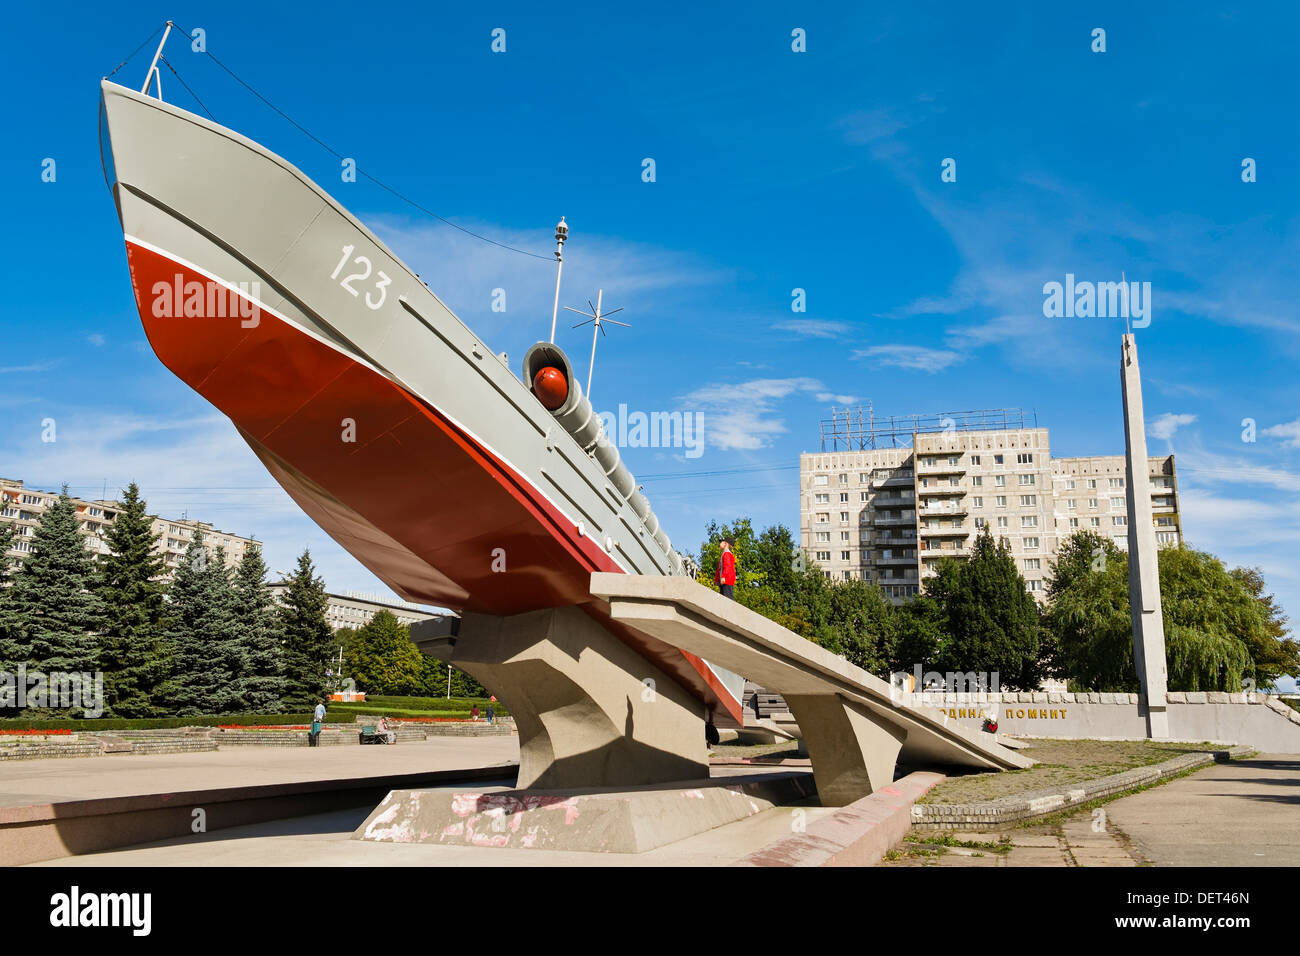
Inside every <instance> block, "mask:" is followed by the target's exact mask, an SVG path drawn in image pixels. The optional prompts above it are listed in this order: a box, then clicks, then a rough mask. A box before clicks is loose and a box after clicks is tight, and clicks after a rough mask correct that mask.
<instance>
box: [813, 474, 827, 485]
mask: <svg viewBox="0 0 1300 956" xmlns="http://www.w3.org/2000/svg"><path fill="white" fill-rule="evenodd" d="M829 482H830V478H829V477H827V476H826V475H813V484H814V485H825V484H828V483H829Z"/></svg>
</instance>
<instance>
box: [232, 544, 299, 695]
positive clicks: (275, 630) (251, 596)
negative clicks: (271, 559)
mask: <svg viewBox="0 0 1300 956" xmlns="http://www.w3.org/2000/svg"><path fill="white" fill-rule="evenodd" d="M234 588H235V616H236V620H237V622H238V638H237V639H238V640H239V641H240V643H241V645H242V647H243V657H242V660H243V662H244V665H245V670H244V672H243V673H242V674H241V675H240V680H239V685H240V698H239V709H240V710H243V711H244V712H246V713H252V714H273V713H277V712H278V711H280V710H281V709H282V708H283V706H284V703H283V699H284V694H285V690H286V681H285V677H284V648H283V647H282V645H281V642H282V641H283V640H284V631H283V629H282V627H281V622H280V615H279V614H277V613H276V609H275V601H274V600H273V599H272V597H271V589H270V588H269V587H267V584H266V564H265V562H263V560H262V552H261V550H260V549H258V548H248V549H247V550H246V551H245V552H244V556H243V558H242V559H240V562H239V567H238V569H236V571H235V581H234Z"/></svg>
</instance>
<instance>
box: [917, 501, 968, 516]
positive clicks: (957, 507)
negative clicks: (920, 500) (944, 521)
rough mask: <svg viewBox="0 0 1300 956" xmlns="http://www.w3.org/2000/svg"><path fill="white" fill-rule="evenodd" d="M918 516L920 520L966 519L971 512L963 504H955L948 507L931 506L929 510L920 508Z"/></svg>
mask: <svg viewBox="0 0 1300 956" xmlns="http://www.w3.org/2000/svg"><path fill="white" fill-rule="evenodd" d="M916 514H917V517H920V518H964V517H966V516H967V515H968V514H970V511H969V510H967V508H966V506H965V505H964V504H962V503H961V502H954V503H953V504H951V505H948V506H947V507H938V506H935V505H931V506H930V507H928V508H919V509H917V512H916Z"/></svg>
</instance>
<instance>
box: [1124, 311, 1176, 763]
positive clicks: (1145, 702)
mask: <svg viewBox="0 0 1300 956" xmlns="http://www.w3.org/2000/svg"><path fill="white" fill-rule="evenodd" d="M1120 382H1121V384H1122V388H1123V393H1124V442H1125V446H1126V452H1127V455H1128V462H1127V468H1126V476H1127V482H1126V483H1127V485H1128V488H1127V497H1128V598H1129V609H1130V613H1131V614H1132V617H1133V662H1134V663H1135V664H1136V665H1137V674H1138V688H1139V695H1140V703H1139V707H1141V708H1142V709H1143V712H1144V713H1145V715H1146V722H1147V736H1148V737H1151V738H1155V739H1159V738H1166V737H1168V736H1169V716H1168V712H1167V705H1166V699H1165V692H1166V689H1167V687H1168V679H1167V677H1166V671H1165V623H1164V614H1163V612H1162V610H1161V607H1160V573H1159V567H1158V564H1157V557H1156V532H1155V527H1154V525H1153V524H1152V513H1151V477H1150V470H1151V469H1150V465H1149V464H1148V462H1147V437H1146V424H1145V420H1144V416H1143V413H1142V377H1141V373H1140V372H1139V370H1138V357H1137V342H1136V341H1135V340H1134V338H1133V333H1131V332H1130V333H1128V334H1127V335H1125V336H1124V345H1123V349H1122V353H1121V357H1120Z"/></svg>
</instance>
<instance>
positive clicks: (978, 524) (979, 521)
mask: <svg viewBox="0 0 1300 956" xmlns="http://www.w3.org/2000/svg"><path fill="white" fill-rule="evenodd" d="M988 523H989V522H988V519H987V518H976V519H975V527H977V528H982V527H984V526H985V525H986V524H988Z"/></svg>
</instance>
